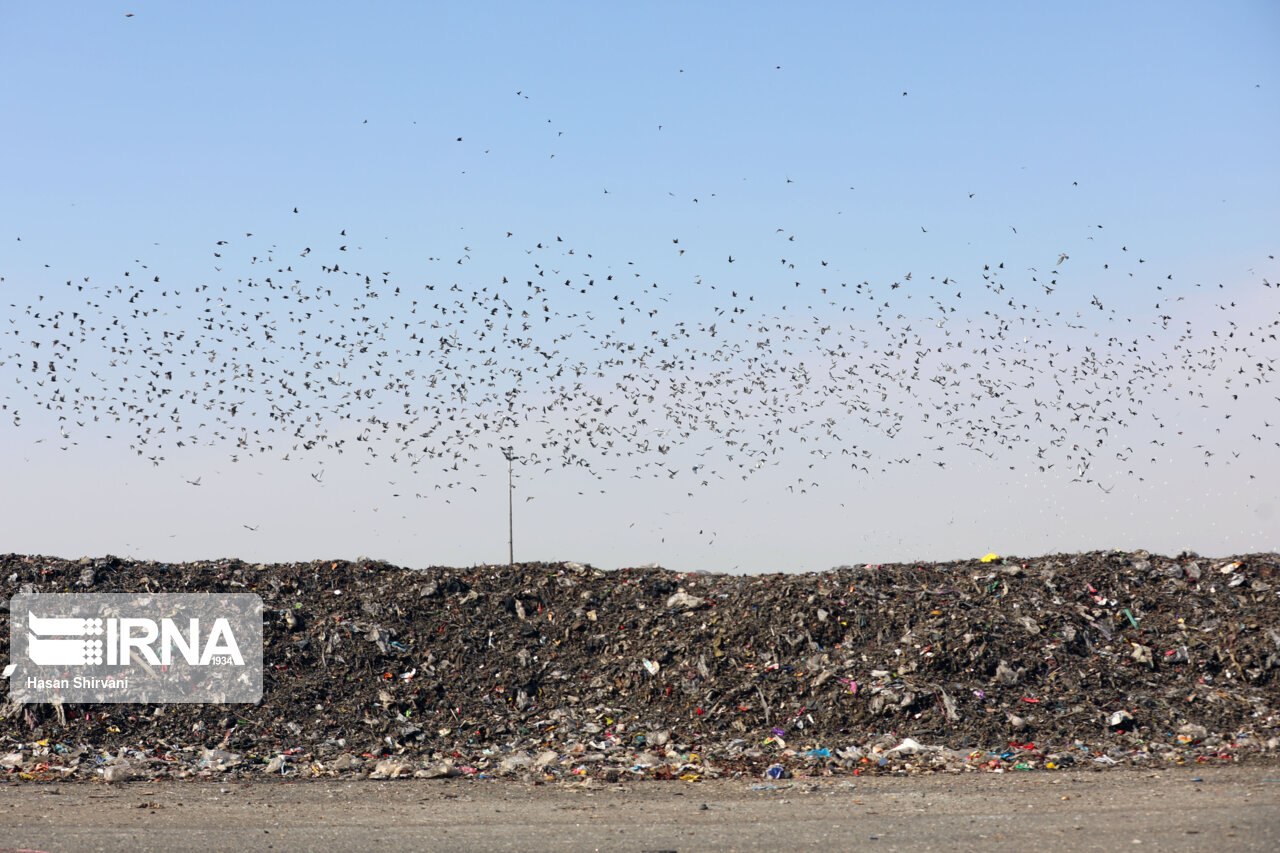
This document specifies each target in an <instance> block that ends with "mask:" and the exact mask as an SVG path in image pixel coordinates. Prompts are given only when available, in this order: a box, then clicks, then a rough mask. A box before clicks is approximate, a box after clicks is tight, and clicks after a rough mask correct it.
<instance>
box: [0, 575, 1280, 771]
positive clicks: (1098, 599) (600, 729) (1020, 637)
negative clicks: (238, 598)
mask: <svg viewBox="0 0 1280 853" xmlns="http://www.w3.org/2000/svg"><path fill="white" fill-rule="evenodd" d="M0 580H4V582H5V584H6V587H7V590H8V595H13V594H16V593H19V592H27V593H33V592H34V593H62V592H130V593H136V592H151V593H159V592H183V593H192V592H200V593H243V592H252V593H256V594H257V595H259V596H261V598H262V600H263V602H264V608H265V609H264V615H263V622H264V624H263V628H264V649H263V660H264V675H263V686H264V693H263V696H262V699H261V700H260V701H259V702H258V703H256V704H240V705H208V704H206V705H199V704H168V705H138V704H134V705H119V704H115V705H113V704H102V705H73V704H70V703H62V702H58V701H57V698H56V695H51V696H50V700H51V701H49V702H47V703H39V704H16V703H13V702H9V703H7V704H6V705H5V706H4V707H3V708H0V774H4V775H5V777H6V778H23V779H35V780H38V779H77V778H85V779H94V778H96V779H104V778H105V779H107V780H108V781H115V780H121V779H129V778H139V779H142V778H146V779H150V778H157V777H175V778H177V777H192V776H194V777H199V776H211V775H216V776H219V777H225V776H238V775H252V774H262V773H275V774H286V775H302V776H318V775H329V774H360V775H368V776H373V777H377V778H386V777H399V776H417V777H446V776H456V775H460V774H470V775H476V776H499V777H501V776H509V777H514V778H519V779H525V780H533V781H535V782H536V781H542V780H553V779H566V780H572V779H587V780H597V781H610V782H613V781H619V780H627V779H640V778H660V779H670V778H680V779H700V778H708V777H714V776H725V775H737V774H750V775H752V776H760V775H761V774H763V775H765V776H766V777H769V778H784V777H788V776H792V775H795V776H800V775H821V774H841V773H846V774H852V773H885V772H930V771H955V772H958V771H964V770H996V771H1001V770H1012V769H1041V768H1048V769H1053V768H1062V767H1074V768H1080V767H1098V768H1100V767H1106V766H1111V765H1116V764H1120V765H1126V766H1134V765H1138V766H1151V765H1156V764H1166V763H1184V762H1197V761H1200V762H1223V761H1240V760H1245V759H1257V758H1263V759H1268V758H1269V759H1271V760H1274V759H1275V758H1276V757H1278V756H1280V598H1278V596H1280V555H1277V554H1249V555H1242V556H1236V557H1231V558H1226V559H1207V558H1203V557H1199V556H1197V555H1195V554H1190V553H1184V554H1181V555H1179V556H1177V557H1163V556H1158V555H1154V554H1149V553H1147V552H1145V551H1137V552H1131V553H1121V552H1116V551H1099V552H1091V553H1085V554H1056V555H1050V556H1043V557H1036V558H1012V557H1006V558H1003V559H1000V558H994V555H988V557H987V558H984V559H983V560H977V559H974V560H967V561H957V562H950V563H938V564H910V563H908V564H895V565H867V566H856V567H841V568H838V569H833V570H831V571H826V572H816V573H806V574H770V575H753V576H735V575H722V574H705V573H677V572H672V571H668V570H665V569H662V568H658V567H645V568H629V569H618V570H614V571H601V570H598V569H595V568H592V567H590V566H584V565H581V564H579V563H572V562H564V563H524V564H519V565H515V566H477V567H474V568H470V569H457V568H442V567H433V568H428V569H408V568H401V567H398V566H393V565H389V564H387V563H384V562H381V561H373V560H366V559H360V560H357V561H355V562H348V561H341V560H339V561H329V560H325V561H316V562H309V563H291V564H275V565H249V564H246V563H243V562H240V561H238V560H232V559H228V560H214V561H204V562H195V563H187V564H173V565H166V564H161V563H156V562H136V561H128V560H121V559H117V558H114V557H105V558H99V559H89V558H86V559H82V560H78V561H76V560H70V561H68V560H61V559H55V558H47V557H38V556H21V555H12V554H11V555H7V556H3V557H0ZM3 612H4V614H5V615H4V618H5V619H6V620H7V619H8V613H7V609H6V610H4V611H3ZM8 644H9V631H8V630H7V629H0V660H5V661H7V660H8V657H9V645H8Z"/></svg>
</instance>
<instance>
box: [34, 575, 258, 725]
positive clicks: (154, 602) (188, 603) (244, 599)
mask: <svg viewBox="0 0 1280 853" xmlns="http://www.w3.org/2000/svg"><path fill="white" fill-rule="evenodd" d="M9 642H10V646H9V649H10V660H9V662H10V664H12V666H13V671H12V673H11V674H10V675H9V698H10V700H12V701H14V702H19V703H35V702H74V703H121V702H138V703H168V702H197V703H205V702H211V703H219V704H225V703H241V702H256V701H258V699H260V698H261V697H262V599H261V598H259V597H258V596H256V595H253V594H252V593H235V594H227V595H216V594H197V593H172V594H167V593H166V594H147V593H144V594H121V593H101V594H99V593H66V594H63V593H53V594H19V595H15V596H13V597H12V598H11V599H9Z"/></svg>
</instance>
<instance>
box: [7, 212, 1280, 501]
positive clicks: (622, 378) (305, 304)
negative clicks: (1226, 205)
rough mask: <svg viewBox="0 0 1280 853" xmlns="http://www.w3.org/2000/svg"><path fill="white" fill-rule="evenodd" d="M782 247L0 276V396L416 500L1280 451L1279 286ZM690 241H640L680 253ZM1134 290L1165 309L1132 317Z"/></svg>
mask: <svg viewBox="0 0 1280 853" xmlns="http://www.w3.org/2000/svg"><path fill="white" fill-rule="evenodd" d="M295 212H296V209H295ZM797 236H798V235H796V234H793V233H789V232H787V231H785V230H783V229H778V230H777V232H776V233H774V234H773V235H770V238H771V239H770V238H766V239H761V240H759V241H755V243H754V245H753V246H752V254H753V256H754V255H762V254H768V253H771V252H772V254H774V255H775V259H773V260H770V261H769V262H768V263H767V264H763V263H760V262H758V260H757V261H755V262H753V263H751V264H748V265H744V264H743V263H741V261H742V259H743V255H742V254H741V253H739V257H738V258H735V257H734V256H733V255H732V254H725V255H720V261H718V262H716V263H714V264H712V265H710V266H709V267H708V268H706V269H703V270H701V271H699V272H694V271H692V270H690V272H689V274H688V275H687V276H685V277H683V278H682V279H681V280H680V281H679V282H674V281H671V280H669V279H668V280H666V281H658V280H657V279H658V278H660V276H658V275H652V274H649V273H647V272H646V271H645V270H646V269H647V268H648V267H650V266H657V265H658V264H657V263H656V262H655V261H653V260H652V258H651V259H650V260H649V261H648V262H646V261H644V260H640V261H628V260H621V259H613V260H612V261H611V260H607V259H603V258H602V254H603V253H600V252H598V251H596V250H593V249H592V248H591V247H589V246H582V245H574V244H573V242H572V241H571V240H566V239H563V238H562V236H557V235H555V234H554V233H551V234H547V235H545V236H540V237H524V236H523V235H517V234H514V233H511V232H501V231H500V232H496V233H495V234H494V235H493V240H494V241H495V243H496V244H498V245H501V246H503V247H506V248H504V249H503V250H502V252H501V256H500V257H496V258H492V259H486V260H487V261H488V263H486V264H484V265H483V267H484V269H485V270H487V271H486V272H478V273H473V272H472V271H471V270H472V269H473V268H479V266H480V265H477V264H476V263H475V259H474V258H473V256H472V255H473V252H472V249H471V246H460V247H459V248H458V251H457V253H456V256H453V257H448V258H444V257H438V258H431V259H430V261H429V262H428V268H427V269H426V271H423V272H415V273H413V274H411V275H406V274H393V273H392V272H391V271H386V270H374V269H361V268H360V266H361V264H360V263H359V262H358V260H357V259H359V258H364V257H372V256H373V253H371V252H365V251H364V250H363V249H361V248H360V247H359V246H358V245H356V244H357V242H358V240H357V237H356V236H355V235H354V234H353V235H352V236H348V234H347V231H346V230H343V231H341V232H340V233H334V234H332V235H331V237H329V238H327V239H326V240H325V241H324V242H323V244H322V243H320V242H316V246H317V248H312V247H308V246H304V245H294V246H290V247H289V248H287V249H286V248H284V247H282V246H280V245H276V244H272V243H269V242H267V241H264V240H263V239H262V238H261V237H255V236H254V235H252V234H244V235H243V236H238V235H237V237H235V238H233V237H227V238H226V239H219V240H217V241H216V242H213V244H212V245H211V246H210V254H211V258H210V261H211V264H210V266H211V267H212V269H211V270H209V271H207V272H200V273H198V274H184V275H182V276H180V277H177V278H175V277H173V276H172V275H171V274H168V273H166V274H165V275H163V276H162V275H161V274H160V273H159V272H158V271H157V270H155V269H152V268H151V267H150V265H149V264H147V263H143V262H142V261H137V262H135V264H134V265H133V266H132V267H131V268H130V269H128V270H125V271H123V272H122V273H121V274H119V275H117V276H114V277H112V278H109V279H105V280H104V279H99V278H92V277H89V276H83V275H77V276H74V277H67V276H66V275H65V274H62V275H60V276H59V275H58V274H57V272H56V271H54V268H53V267H52V266H50V267H49V271H48V273H49V276H50V280H48V281H20V282H17V281H14V282H9V283H8V284H6V291H7V292H8V293H9V294H10V295H11V298H12V294H14V293H22V294H24V295H25V296H26V299H25V300H24V299H20V300H18V301H14V302H9V304H8V309H7V311H6V316H5V317H4V322H3V328H0V412H2V413H3V414H4V415H5V419H6V420H7V421H9V422H10V423H11V424H12V425H14V426H16V427H18V428H20V429H23V428H26V427H27V426H28V425H31V426H32V427H33V428H35V429H37V430H39V431H40V437H39V438H38V439H37V440H39V441H44V440H47V439H52V440H54V441H55V442H60V443H61V444H60V446H62V447H63V448H69V447H70V446H72V444H73V443H75V442H76V441H77V440H78V439H79V437H81V436H82V435H84V434H86V433H89V432H94V433H95V434H99V435H101V436H103V437H106V436H109V437H110V438H111V439H112V440H116V441H127V442H128V443H129V446H130V447H131V448H132V450H133V451H134V452H136V453H137V454H138V455H140V456H143V457H145V458H147V459H149V460H151V461H152V462H154V463H155V464H160V463H161V462H163V461H164V460H165V459H166V458H168V455H169V454H174V453H179V452H181V449H182V448H188V447H196V446H205V445H213V446H217V447H224V448H226V450H227V452H228V454H229V455H230V456H231V457H232V458H233V459H236V460H240V459H248V458H252V457H255V456H262V455H264V454H275V455H277V456H278V457H279V458H282V459H285V460H298V461H300V462H301V461H304V460H308V461H313V462H315V463H316V464H317V465H318V466H322V465H323V459H324V458H325V457H326V455H327V454H330V453H335V452H336V453H343V452H348V451H352V450H357V451H358V452H363V453H368V454H371V455H372V456H378V457H384V458H388V459H390V460H391V461H393V462H396V463H398V464H403V465H404V466H407V467H408V468H409V469H411V470H413V471H414V472H415V473H417V474H420V475H422V476H423V478H424V479H423V486H422V488H421V489H420V491H419V492H418V494H419V496H422V497H427V496H430V495H431V494H433V493H435V492H438V491H440V490H447V489H450V488H454V487H456V486H458V485H460V484H462V483H464V482H465V481H466V480H467V476H468V474H469V473H470V472H473V471H474V470H475V469H478V468H488V467H492V465H493V464H494V459H495V458H496V453H497V449H498V448H500V447H503V446H511V447H514V448H515V453H516V454H517V455H518V456H519V457H520V459H521V460H523V461H524V462H525V463H526V464H534V465H541V466H544V468H547V469H550V468H575V469H581V470H584V471H587V472H590V473H591V474H592V475H594V476H595V477H598V478H600V479H601V480H603V481H605V482H606V483H607V481H608V480H609V479H610V478H613V477H619V476H631V477H649V476H652V477H664V478H672V479H677V478H679V480H680V483H681V486H682V487H685V486H687V487H689V488H691V489H692V488H695V487H696V486H697V485H707V484H708V483H710V482H712V481H713V480H715V479H720V480H723V479H729V480H734V479H737V478H743V479H745V478H747V477H750V476H751V475H752V474H753V473H755V472H757V471H760V470H761V469H763V468H766V467H771V466H773V467H776V466H781V468H782V469H783V470H784V471H785V473H786V475H787V477H789V478H792V485H791V486H789V488H792V489H793V490H797V491H800V490H808V489H811V488H814V487H816V486H818V485H820V484H821V482H822V480H823V478H824V476H825V475H824V472H829V471H830V470H832V467H833V466H840V467H844V468H853V469H857V470H858V471H861V472H866V473H868V474H871V473H876V472H882V471H887V470H889V469H890V468H891V467H892V466H897V465H913V464H915V465H938V466H944V467H945V466H946V465H947V464H949V463H953V462H954V461H955V460H957V459H959V458H961V456H962V454H961V453H958V451H964V452H972V453H975V454H980V455H982V456H984V457H987V458H989V459H992V460H999V461H1000V462H1001V464H1007V467H1008V468H1010V469H1014V470H1025V471H1029V472H1037V471H1038V472H1047V471H1050V470H1051V469H1055V468H1056V473H1058V474H1060V473H1062V472H1064V471H1065V472H1067V473H1069V474H1070V475H1071V478H1072V479H1074V480H1078V481H1080V482H1082V483H1088V484H1095V485H1097V487H1098V488H1101V489H1103V490H1104V491H1109V490H1110V488H1111V487H1112V486H1113V485H1114V482H1111V483H1108V482H1106V480H1107V479H1108V478H1110V477H1114V476H1125V475H1132V476H1141V471H1140V467H1141V466H1140V463H1143V462H1150V463H1156V462H1158V461H1159V460H1160V458H1161V457H1162V456H1166V457H1167V456H1169V455H1171V454H1179V455H1181V456H1182V457H1183V458H1185V456H1186V455H1187V454H1194V456H1195V457H1196V458H1197V460H1202V461H1203V463H1204V464H1206V465H1211V464H1216V463H1219V462H1231V461H1233V460H1234V459H1239V458H1240V457H1241V453H1243V452H1246V451H1247V449H1248V447H1249V446H1250V445H1251V444H1253V443H1258V444H1262V445H1264V446H1267V447H1270V446H1272V445H1277V440H1276V439H1277V436H1276V435H1275V432H1274V424H1275V419H1276V417H1280V407H1278V406H1277V401H1280V398H1278V397H1276V396H1275V392H1274V390H1273V388H1271V387H1270V383H1271V382H1272V380H1273V378H1274V376H1275V364H1276V360H1277V357H1278V356H1280V353H1278V352H1277V334H1278V333H1280V293H1277V290H1278V289H1280V288H1276V287H1275V285H1274V284H1273V283H1272V282H1270V281H1268V280H1267V279H1266V278H1259V279H1258V280H1256V281H1255V282H1254V283H1250V284H1248V285H1246V286H1247V287H1249V288H1250V291H1249V292H1248V293H1242V292H1241V290H1240V288H1241V285H1238V284H1233V285H1231V286H1230V287H1227V286H1225V285H1221V284H1216V283H1215V284H1209V285H1205V286H1203V287H1202V286H1201V285H1199V284H1194V283H1187V284H1183V283H1181V282H1177V284H1176V285H1175V278H1176V276H1175V274H1174V273H1173V272H1169V271H1164V270H1161V271H1155V269H1154V268H1155V267H1156V264H1155V263H1154V262H1151V261H1149V260H1148V259H1146V258H1138V257H1136V254H1137V253H1136V252H1134V253H1131V252H1130V251H1129V248H1128V247H1127V246H1120V247H1119V249H1118V250H1117V251H1116V254H1115V256H1114V257H1112V258H1109V259H1107V261H1106V262H1105V263H1104V262H1102V261H1101V260H1100V259H1099V257H1098V256H1097V253H1096V252H1093V253H1091V254H1089V255H1088V257H1089V258H1090V260H1089V261H1088V263H1090V267H1089V268H1088V269H1084V268H1076V267H1073V265H1075V264H1080V263H1081V261H1078V260H1077V261H1073V260H1072V256H1071V253H1070V252H1076V253H1077V256H1079V254H1081V252H1080V251H1079V250H1077V249H1074V248H1072V249H1070V252H1055V253H1052V254H1050V255H1048V256H1047V257H1046V258H1045V263H1044V266H1043V268H1039V267H1019V268H1018V269H1012V268H1006V266H1005V264H1004V263H1003V262H1001V261H1000V260H999V259H993V260H991V261H990V262H988V263H986V264H981V265H978V266H977V267H975V268H973V269H968V270H963V271H957V272H953V273H951V274H948V275H942V276H939V275H929V274H927V273H921V274H918V275H913V273H912V272H910V271H907V270H903V272H902V274H901V275H899V276H895V277H893V278H892V279H891V280H884V281H877V282H872V281H866V280H861V281H858V280H853V277H852V276H848V275H847V274H846V273H844V272H842V270H841V267H842V266H843V265H842V264H841V263H839V262H838V261H836V260H834V259H831V258H824V257H821V256H820V253H814V252H809V253H806V252H805V251H803V249H802V247H803V245H804V242H803V241H800V242H797ZM11 239H12V238H11ZM19 239H20V238H19ZM1085 239H1087V240H1088V241H1092V240H1093V237H1092V236H1088V237H1087V238H1085V237H1081V240H1085ZM211 242H212V241H211ZM1086 245H1087V244H1086ZM691 248H692V247H691V246H690V241H688V240H686V239H683V238H682V237H679V236H673V237H672V238H671V242H670V244H669V245H666V246H664V247H649V251H650V252H651V253H656V254H657V255H658V256H660V259H661V260H662V262H663V264H664V265H665V266H663V269H668V270H669V269H671V268H672V267H671V265H672V264H675V265H677V268H678V265H679V264H680V263H684V262H685V260H684V259H685V252H686V250H687V249H691ZM698 249H699V250H703V249H705V247H698ZM690 254H691V255H693V254H695V253H694V252H692V251H691V252H690ZM640 257H645V256H643V255H641V256H640ZM706 259H707V255H706V252H705V251H700V253H699V263H705V262H706ZM1270 260H1271V261H1273V260H1274V257H1271V258H1270ZM735 261H737V263H735ZM375 263H376V261H375ZM1264 263H1265V262H1264ZM1042 269H1043V271H1042ZM54 276H57V278H56V279H55V278H54ZM0 281H3V278H0ZM1104 288H1111V290H1109V291H1106V292H1103V289H1104ZM1148 297H1149V298H1148ZM1140 302H1141V303H1144V304H1150V305H1152V306H1153V307H1151V308H1150V309H1144V310H1143V311H1141V312H1135V311H1134V310H1132V308H1131V307H1125V308H1121V307H1119V306H1122V305H1123V306H1132V305H1133V304H1137V303H1140ZM1237 302H1238V303H1240V304H1237ZM1260 309H1261V310H1260ZM1192 420H1194V421H1195V422H1196V424H1197V425H1198V426H1197V429H1195V430H1192V429H1184V423H1183V422H1184V421H1186V422H1188V423H1189V422H1190V421H1192ZM53 428H56V429H57V437H56V438H55V437H54V435H53V434H52V432H49V430H51V429H53ZM1268 430H1270V432H1268ZM1153 435H1154V436H1156V437H1155V438H1151V437H1150V436H1153ZM1215 435H1216V436H1218V437H1219V440H1218V442H1217V443H1214V444H1210V443H1208V442H1207V441H1206V436H1215ZM1180 441H1183V442H1185V446H1184V445H1180V444H1179V442H1180ZM1166 444H1167V446H1166ZM1277 446H1280V445H1277ZM1104 472H1105V473H1104ZM312 476H313V478H314V479H316V480H317V482H320V481H321V480H322V477H323V468H322V467H320V468H319V469H318V470H317V472H316V473H314V474H313V475H312ZM188 482H191V483H192V484H193V485H199V482H200V480H199V478H198V477H196V478H194V479H191V480H188Z"/></svg>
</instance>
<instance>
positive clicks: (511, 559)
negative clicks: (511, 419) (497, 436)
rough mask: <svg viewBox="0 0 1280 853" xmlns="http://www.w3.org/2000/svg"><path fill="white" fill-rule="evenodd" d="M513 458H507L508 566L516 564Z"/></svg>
mask: <svg viewBox="0 0 1280 853" xmlns="http://www.w3.org/2000/svg"><path fill="white" fill-rule="evenodd" d="M511 493H512V486H511V457H510V456H508V457H507V565H510V566H514V565H515V564H516V551H515V547H516V546H515V535H514V530H515V528H514V527H513V526H512V522H511Z"/></svg>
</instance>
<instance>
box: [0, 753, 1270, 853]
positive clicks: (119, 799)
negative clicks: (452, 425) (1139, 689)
mask: <svg viewBox="0 0 1280 853" xmlns="http://www.w3.org/2000/svg"><path fill="white" fill-rule="evenodd" d="M761 785H762V783H759V782H754V781H743V780H737V781H725V780H721V781H716V782H710V783H707V782H702V783H684V782H650V783H644V784H632V785H626V786H622V785H615V786H604V787H599V788H580V787H568V786H562V785H540V786H531V785H528V784H522V783H513V782H493V781H484V780H479V781H477V780H459V779H455V780H432V781H420V780H419V781H409V780H402V781H387V782H371V781H362V780H356V781H335V780H332V779H319V780H310V781H281V780H275V779H272V780H263V781H255V782H252V783H244V782H236V783H230V784H227V783H223V784H218V783H209V782H166V783H154V784H153V783H147V782H131V783H126V784H118V785H107V784H105V783H104V784H75V785H37V784H32V783H29V782H28V783H16V784H12V785H9V786H0V851H4V850H38V851H51V853H52V852H53V851H58V852H59V853H60V852H61V851H88V850H101V851H121V853H124V851H159V850H211V851H213V850H226V851H234V853H244V851H247V850H259V849H273V850H357V849H359V850H377V851H387V852H388V853H389V852H390V851H399V850H462V851H471V850H475V851H480V850H556V851H566V850H597V849H598V850H621V851H668V850H671V851H681V853H685V851H709V850H743V851H754V850H759V851H770V853H776V851H782V850H798V849H826V850H852V849H855V848H857V849H868V850H880V851H895V850H902V851H908V850H909V851H920V850H946V851H953V850H982V851H991V850H994V849H1007V850H1028V849H1046V848H1050V847H1052V848H1061V849H1072V850H1129V851H1132V850H1134V849H1135V848H1137V849H1143V848H1145V849H1158V850H1162V851H1164V850H1190V851H1197V850H1203V851H1213V853H1224V851H1228V850H1246V851H1255V850H1256V851H1267V853H1272V851H1276V850H1280V766H1277V765H1275V764H1262V765H1254V766H1244V767H1228V768H1206V767H1199V768H1192V767H1183V768H1166V769H1161V770H1160V771H1159V772H1155V771H1117V770H1112V771H1109V772H1103V773H1093V772H1070V773H1064V772H1059V773H1043V772H1042V773H1010V774H999V775H998V774H977V773H974V774H966V775H962V776H925V777H914V778H906V777H897V778H893V777H890V778H862V777H859V778H853V779H839V780H831V781H815V780H794V781H783V782H778V783H774V785H776V787H760V786H761ZM753 786H755V787H754V788H753Z"/></svg>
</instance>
